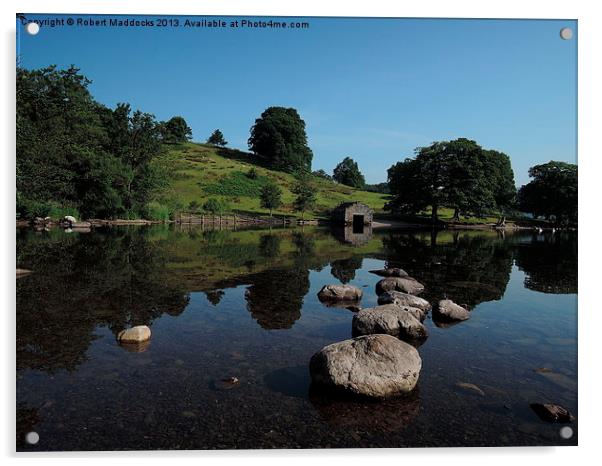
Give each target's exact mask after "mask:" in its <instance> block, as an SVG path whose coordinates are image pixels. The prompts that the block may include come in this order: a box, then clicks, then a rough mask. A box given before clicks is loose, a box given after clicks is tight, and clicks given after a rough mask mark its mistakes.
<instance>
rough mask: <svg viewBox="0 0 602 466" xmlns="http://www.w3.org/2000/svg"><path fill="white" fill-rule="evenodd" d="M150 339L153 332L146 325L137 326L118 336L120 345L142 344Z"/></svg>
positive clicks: (123, 331)
mask: <svg viewBox="0 0 602 466" xmlns="http://www.w3.org/2000/svg"><path fill="white" fill-rule="evenodd" d="M150 337H151V330H150V328H148V327H147V326H146V325H137V326H136V327H132V328H128V329H126V330H122V331H121V332H119V333H118V334H117V340H118V341H119V342H120V343H142V342H145V341H147V340H150Z"/></svg>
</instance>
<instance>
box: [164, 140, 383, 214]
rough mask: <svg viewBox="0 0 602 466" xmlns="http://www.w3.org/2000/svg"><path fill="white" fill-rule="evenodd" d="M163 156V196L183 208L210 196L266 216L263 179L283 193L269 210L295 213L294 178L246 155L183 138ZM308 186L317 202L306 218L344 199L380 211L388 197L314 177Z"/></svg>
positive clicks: (236, 207) (243, 210)
mask: <svg viewBox="0 0 602 466" xmlns="http://www.w3.org/2000/svg"><path fill="white" fill-rule="evenodd" d="M166 157H167V163H168V164H169V167H170V169H171V170H172V173H171V175H172V182H171V187H170V188H169V192H168V193H167V194H166V197H169V198H171V199H174V200H176V201H178V202H179V203H180V204H181V205H183V206H184V207H185V208H186V207H187V206H188V205H189V204H190V202H192V201H196V202H197V203H198V204H200V205H202V204H203V203H204V202H205V201H206V200H207V199H210V198H215V199H219V200H221V201H223V202H225V203H227V205H228V206H229V210H232V211H236V212H239V213H242V214H251V215H253V214H259V215H266V214H268V211H267V210H266V209H262V208H261V207H260V201H259V193H260V191H261V188H262V187H263V186H264V185H265V184H266V183H269V182H272V183H275V184H276V185H278V186H279V187H280V189H282V192H283V195H282V201H283V205H282V206H281V207H280V208H279V209H278V210H275V211H274V215H286V216H300V214H299V213H296V212H293V206H292V204H293V200H294V198H295V196H294V194H293V193H292V192H291V189H292V187H293V186H294V184H295V178H294V177H293V176H292V175H290V174H288V173H283V172H279V171H273V170H269V169H267V168H263V167H260V166H257V165H254V164H253V163H252V162H251V157H252V155H251V154H248V153H246V152H242V151H238V150H233V149H228V148H220V147H215V146H211V145H208V144H197V143H185V144H178V145H173V146H172V145H170V146H168V150H167V155H166ZM251 168H255V170H256V172H257V176H256V177H255V178H254V179H252V178H251V177H249V176H248V175H247V174H248V172H249V170H251ZM312 185H313V186H314V188H315V190H316V197H317V202H316V205H315V208H314V209H313V211H311V212H307V213H306V215H305V216H306V218H311V217H318V218H320V217H326V216H328V213H329V211H330V210H331V209H332V208H334V207H336V206H337V205H338V204H340V203H341V202H345V201H359V202H363V203H365V204H367V205H368V206H370V207H371V208H372V209H374V210H375V211H376V212H382V211H383V206H384V204H385V202H386V201H387V198H388V196H386V195H383V194H378V193H371V192H367V191H361V190H357V189H353V188H350V187H348V186H344V185H341V184H338V183H334V182H332V181H328V180H325V179H322V178H319V177H314V178H313V180H312Z"/></svg>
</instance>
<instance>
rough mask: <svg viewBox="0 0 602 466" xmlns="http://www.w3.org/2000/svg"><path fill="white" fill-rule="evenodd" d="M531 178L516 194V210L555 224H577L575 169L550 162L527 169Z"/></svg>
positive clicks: (570, 164)
mask: <svg viewBox="0 0 602 466" xmlns="http://www.w3.org/2000/svg"><path fill="white" fill-rule="evenodd" d="M529 176H530V177H531V178H533V180H531V181H530V182H529V183H528V184H526V185H524V186H522V187H521V188H520V190H519V192H518V199H519V208H520V209H521V210H522V211H523V212H528V213H531V214H533V215H534V216H536V217H545V218H547V219H549V218H550V217H551V216H554V217H555V218H556V221H557V222H558V223H564V224H566V223H573V224H575V223H577V165H574V164H572V163H566V162H556V161H550V162H548V163H544V164H541V165H535V166H533V167H531V168H530V169H529Z"/></svg>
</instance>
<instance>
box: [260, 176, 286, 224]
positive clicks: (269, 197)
mask: <svg viewBox="0 0 602 466" xmlns="http://www.w3.org/2000/svg"><path fill="white" fill-rule="evenodd" d="M260 199H261V207H263V208H264V209H269V210H270V217H272V209H277V208H278V207H280V206H281V205H282V191H281V190H280V188H279V187H278V186H276V185H275V184H271V183H270V184H266V185H265V186H264V187H263V188H261V195H260Z"/></svg>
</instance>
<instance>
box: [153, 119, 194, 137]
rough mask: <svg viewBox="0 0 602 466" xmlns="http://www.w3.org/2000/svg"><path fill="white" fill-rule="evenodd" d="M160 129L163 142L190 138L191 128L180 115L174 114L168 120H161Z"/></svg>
mask: <svg viewBox="0 0 602 466" xmlns="http://www.w3.org/2000/svg"><path fill="white" fill-rule="evenodd" d="M160 129H161V136H162V138H163V142H165V143H168V144H176V143H179V142H186V141H188V140H189V139H191V138H192V129H190V127H189V126H188V123H186V120H185V119H184V118H182V117H181V116H175V117H173V118H171V119H169V120H168V121H164V122H161V125H160Z"/></svg>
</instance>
